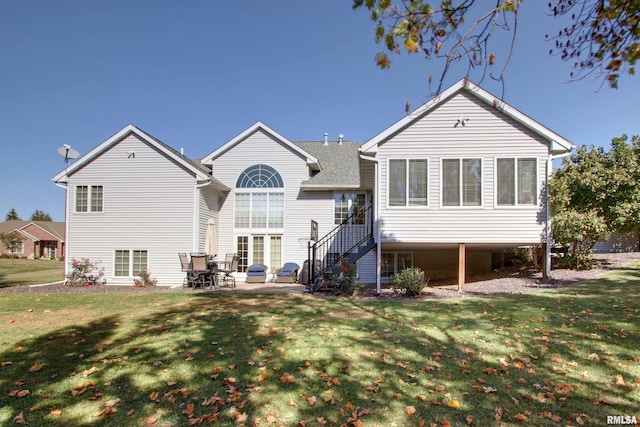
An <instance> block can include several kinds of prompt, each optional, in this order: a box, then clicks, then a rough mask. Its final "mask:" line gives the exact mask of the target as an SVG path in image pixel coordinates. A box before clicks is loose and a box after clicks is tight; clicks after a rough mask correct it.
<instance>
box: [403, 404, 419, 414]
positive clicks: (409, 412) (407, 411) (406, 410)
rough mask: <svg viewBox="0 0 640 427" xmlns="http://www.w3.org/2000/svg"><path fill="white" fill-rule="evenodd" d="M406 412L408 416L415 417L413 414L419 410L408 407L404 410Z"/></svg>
mask: <svg viewBox="0 0 640 427" xmlns="http://www.w3.org/2000/svg"><path fill="white" fill-rule="evenodd" d="M404 412H405V413H406V414H407V415H413V414H415V413H416V412H418V410H417V409H416V407H415V406H407V407H406V408H404Z"/></svg>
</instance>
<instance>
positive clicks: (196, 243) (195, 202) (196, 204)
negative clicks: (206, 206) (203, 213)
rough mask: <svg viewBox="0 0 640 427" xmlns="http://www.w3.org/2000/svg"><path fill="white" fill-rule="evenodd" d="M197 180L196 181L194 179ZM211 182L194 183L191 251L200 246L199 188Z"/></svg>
mask: <svg viewBox="0 0 640 427" xmlns="http://www.w3.org/2000/svg"><path fill="white" fill-rule="evenodd" d="M196 182H197V181H196ZM209 184H211V181H205V182H203V183H202V184H196V186H195V188H194V190H193V251H194V252H198V251H199V250H198V247H199V246H200V240H199V238H198V226H199V224H200V203H199V200H198V195H199V194H200V189H201V188H202V187H206V186H207V185H209Z"/></svg>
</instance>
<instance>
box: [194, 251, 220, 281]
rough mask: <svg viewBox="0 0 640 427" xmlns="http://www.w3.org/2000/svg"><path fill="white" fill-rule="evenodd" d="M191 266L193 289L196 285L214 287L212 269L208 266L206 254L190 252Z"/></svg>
mask: <svg viewBox="0 0 640 427" xmlns="http://www.w3.org/2000/svg"><path fill="white" fill-rule="evenodd" d="M191 267H192V268H193V277H194V279H193V282H192V283H193V285H192V287H193V288H194V289H195V288H197V287H202V288H205V287H209V288H214V287H215V280H214V275H213V270H212V269H210V268H209V264H208V263H207V255H205V254H191Z"/></svg>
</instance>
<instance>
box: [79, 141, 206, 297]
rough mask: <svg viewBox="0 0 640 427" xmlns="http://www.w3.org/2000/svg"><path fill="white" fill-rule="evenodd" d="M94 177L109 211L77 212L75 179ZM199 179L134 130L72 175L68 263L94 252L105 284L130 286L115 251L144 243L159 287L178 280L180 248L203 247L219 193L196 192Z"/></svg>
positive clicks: (93, 258) (86, 180)
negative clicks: (118, 273)
mask: <svg viewBox="0 0 640 427" xmlns="http://www.w3.org/2000/svg"><path fill="white" fill-rule="evenodd" d="M131 152H135V153H136V156H135V157H130V156H129V155H128V153H131ZM96 182H99V183H100V184H101V185H102V186H103V188H104V189H105V191H104V193H103V203H104V206H105V207H106V209H104V212H103V213H102V214H100V215H87V214H85V213H76V206H75V201H76V198H75V195H73V191H74V189H75V188H76V185H85V183H96ZM196 184H197V182H196V178H195V175H194V174H192V173H190V171H187V170H185V169H184V168H183V167H181V166H179V165H177V164H176V163H175V161H174V160H172V159H169V158H167V156H166V155H165V154H164V153H161V152H159V151H158V150H157V149H156V148H155V147H152V146H150V145H148V144H147V143H145V142H144V141H142V140H141V139H139V138H138V137H137V136H136V135H135V134H130V135H128V136H126V137H124V138H123V139H122V140H121V141H120V142H117V143H115V144H114V145H113V146H111V148H110V149H109V150H106V151H105V152H103V153H102V154H100V155H99V156H97V157H96V158H95V159H93V160H92V161H91V162H90V163H89V164H87V165H86V166H85V167H83V168H82V169H79V170H78V171H77V172H75V173H74V174H72V175H71V176H70V177H69V184H68V186H69V188H70V189H71V191H70V193H71V195H70V197H69V206H68V220H69V235H68V238H67V242H68V243H67V255H68V256H67V262H71V260H72V259H74V258H76V259H80V258H89V259H90V260H91V262H94V263H96V264H97V265H98V267H99V268H100V269H101V271H103V272H104V274H105V277H104V278H105V279H106V281H107V284H126V285H132V282H131V280H130V278H129V277H126V278H125V277H118V276H115V275H114V272H115V266H114V262H115V260H114V258H115V257H114V251H115V250H117V249H118V250H120V249H123V250H130V249H132V248H141V247H142V248H145V249H146V250H147V251H148V254H149V258H148V268H149V271H150V272H151V274H152V275H153V277H155V278H158V285H164V286H169V285H176V284H181V283H182V280H183V278H184V273H183V272H182V271H181V269H180V262H179V260H178V255H177V253H178V252H187V253H188V252H192V251H197V250H201V249H202V248H203V247H204V234H205V230H206V221H207V219H208V216H209V215H210V213H209V212H207V211H208V210H210V209H215V207H216V204H217V202H216V200H217V198H218V196H217V194H215V192H212V191H209V189H208V187H203V188H201V189H200V190H196ZM107 189H108V191H106V190H107ZM203 194H206V200H204V199H203V198H204V196H203ZM196 210H197V211H196ZM203 224H204V226H203ZM201 230H202V231H201ZM200 233H202V234H201V237H197V238H194V234H196V235H198V236H199V235H200Z"/></svg>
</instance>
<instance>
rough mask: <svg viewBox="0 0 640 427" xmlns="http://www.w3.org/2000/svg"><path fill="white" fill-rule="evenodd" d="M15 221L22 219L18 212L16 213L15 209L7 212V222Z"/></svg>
mask: <svg viewBox="0 0 640 427" xmlns="http://www.w3.org/2000/svg"><path fill="white" fill-rule="evenodd" d="M14 219H20V217H19V216H18V212H16V209H15V208H11V210H10V211H9V212H7V216H6V217H5V221H11V220H14Z"/></svg>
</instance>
